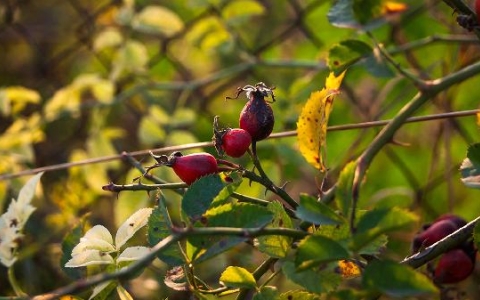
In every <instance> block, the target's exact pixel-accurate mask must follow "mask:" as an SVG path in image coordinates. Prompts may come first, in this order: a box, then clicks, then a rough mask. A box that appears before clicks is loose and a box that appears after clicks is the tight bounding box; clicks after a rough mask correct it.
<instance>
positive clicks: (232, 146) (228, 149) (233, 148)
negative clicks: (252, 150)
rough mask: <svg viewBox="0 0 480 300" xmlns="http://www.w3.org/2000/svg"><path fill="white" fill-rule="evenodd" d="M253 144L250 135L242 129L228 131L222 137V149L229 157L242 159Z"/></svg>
mask: <svg viewBox="0 0 480 300" xmlns="http://www.w3.org/2000/svg"><path fill="white" fill-rule="evenodd" d="M251 143H252V138H251V136H250V134H249V133H248V132H247V131H246V130H243V129H241V128H234V129H231V130H228V131H227V132H226V133H225V134H224V135H223V137H222V148H223V151H225V153H227V155H228V156H231V157H240V156H242V155H244V154H245V152H247V150H248V147H250V144H251Z"/></svg>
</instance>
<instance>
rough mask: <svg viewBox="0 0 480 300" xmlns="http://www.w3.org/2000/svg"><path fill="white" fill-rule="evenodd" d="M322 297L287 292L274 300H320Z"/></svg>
mask: <svg viewBox="0 0 480 300" xmlns="http://www.w3.org/2000/svg"><path fill="white" fill-rule="evenodd" d="M321 299H322V297H320V296H319V295H315V294H312V293H309V292H305V291H288V292H285V293H283V294H281V295H280V297H279V298H276V300H321Z"/></svg>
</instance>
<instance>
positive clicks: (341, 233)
mask: <svg viewBox="0 0 480 300" xmlns="http://www.w3.org/2000/svg"><path fill="white" fill-rule="evenodd" d="M363 213H364V212H363V211H359V212H358V217H359V218H360V217H361V216H362V215H363ZM315 235H321V236H324V237H327V238H330V239H332V240H334V241H336V242H337V243H339V244H340V245H341V246H343V247H344V248H348V246H349V245H350V243H351V241H352V235H351V233H350V227H349V225H348V224H341V225H323V226H320V227H319V228H318V230H317V231H316V232H315ZM386 244H387V236H386V235H380V236H379V237H377V238H375V239H374V240H372V241H370V242H369V243H368V244H367V245H365V246H364V247H362V248H361V249H360V250H359V251H358V254H369V255H376V254H379V253H380V252H381V251H382V250H383V249H384V248H385V245H386Z"/></svg>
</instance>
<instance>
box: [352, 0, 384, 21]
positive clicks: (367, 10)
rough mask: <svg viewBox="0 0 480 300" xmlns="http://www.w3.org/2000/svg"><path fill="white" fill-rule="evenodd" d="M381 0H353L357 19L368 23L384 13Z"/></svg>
mask: <svg viewBox="0 0 480 300" xmlns="http://www.w3.org/2000/svg"><path fill="white" fill-rule="evenodd" d="M381 4H382V2H381V0H353V5H352V8H353V13H354V15H355V19H357V20H358V21H359V22H360V23H361V24H367V23H369V22H371V21H373V20H374V19H376V18H378V17H380V16H381V14H382V6H381Z"/></svg>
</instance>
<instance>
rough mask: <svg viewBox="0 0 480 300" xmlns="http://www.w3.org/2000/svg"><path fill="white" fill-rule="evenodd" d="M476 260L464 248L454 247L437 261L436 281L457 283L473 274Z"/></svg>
mask: <svg viewBox="0 0 480 300" xmlns="http://www.w3.org/2000/svg"><path fill="white" fill-rule="evenodd" d="M474 266H475V261H472V259H471V258H470V257H469V256H468V255H467V254H466V253H465V252H464V251H463V250H462V249H453V250H450V251H448V252H446V253H444V254H443V255H442V256H441V257H440V260H439V261H438V263H437V267H436V268H435V273H434V281H435V282H436V283H440V284H449V283H457V282H460V281H462V280H464V279H466V278H467V277H468V276H470V274H472V272H473V269H474Z"/></svg>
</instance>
